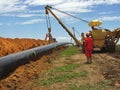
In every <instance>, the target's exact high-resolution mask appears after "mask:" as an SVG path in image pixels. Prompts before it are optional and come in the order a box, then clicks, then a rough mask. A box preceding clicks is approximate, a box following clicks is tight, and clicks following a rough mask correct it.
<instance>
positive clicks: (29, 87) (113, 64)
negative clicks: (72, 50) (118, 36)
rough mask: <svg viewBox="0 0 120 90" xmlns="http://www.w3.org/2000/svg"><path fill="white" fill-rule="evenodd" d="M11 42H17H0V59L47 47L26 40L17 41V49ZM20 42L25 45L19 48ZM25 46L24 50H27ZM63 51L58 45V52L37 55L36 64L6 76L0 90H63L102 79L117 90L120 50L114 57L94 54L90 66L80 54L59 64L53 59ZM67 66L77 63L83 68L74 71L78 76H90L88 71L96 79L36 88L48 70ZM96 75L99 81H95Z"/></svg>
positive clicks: (34, 62)
mask: <svg viewBox="0 0 120 90" xmlns="http://www.w3.org/2000/svg"><path fill="white" fill-rule="evenodd" d="M9 40H10V41H9ZM14 41H17V40H13V39H5V38H2V39H1V41H0V45H1V48H0V49H1V50H2V51H1V52H2V54H1V53H0V55H1V57H2V56H7V55H10V54H12V53H16V52H19V51H24V50H27V49H31V48H34V47H37V46H46V44H47V42H44V41H38V40H33V39H32V40H31V39H27V40H26V39H25V41H24V40H23V39H22V40H19V39H18V41H17V42H18V44H17V45H18V46H17V45H16V46H15V45H13V44H16V42H14ZM20 41H22V42H23V43H24V44H22V42H20ZM3 42H4V43H3ZM10 42H12V43H10ZM13 42H14V43H13ZM31 42H32V43H31ZM38 42H39V43H38ZM20 43H21V47H20V45H19V44H20ZM29 43H30V44H29ZM36 43H37V44H36ZM26 44H27V45H26ZM24 46H26V48H25V47H24ZM3 47H4V48H3ZM22 47H23V48H22ZM4 49H5V50H4ZM17 49H18V50H17ZM65 49H66V47H63V46H61V45H60V47H58V48H54V49H50V50H47V51H45V52H44V53H42V54H40V56H39V58H38V57H37V60H35V59H34V60H30V61H29V62H28V63H26V64H23V65H20V66H19V67H17V68H16V69H14V70H13V71H12V72H11V73H9V74H8V75H7V76H5V77H2V78H1V80H0V90H62V89H60V88H61V87H63V88H66V87H67V85H68V86H69V85H74V84H76V85H77V86H80V85H81V84H84V83H90V84H91V83H96V82H97V80H98V81H101V80H102V79H106V80H111V83H110V86H113V87H117V88H115V89H113V90H119V89H120V49H119V50H118V51H117V52H116V53H114V54H110V53H97V52H96V53H93V64H91V65H84V62H85V60H86V57H85V55H84V54H82V53H80V51H79V53H78V54H76V55H73V56H69V57H65V58H61V59H60V60H58V59H57V58H56V57H57V56H58V55H59V53H60V51H61V50H65ZM3 51H5V52H3ZM70 60H71V61H72V62H71V61H70ZM52 61H54V62H55V64H52ZM69 63H73V64H76V63H77V64H80V65H81V64H82V67H79V68H78V69H77V70H75V71H79V72H80V70H88V72H89V73H91V74H93V72H91V71H94V70H95V71H94V73H97V75H94V77H93V75H89V77H87V78H88V79H83V80H82V78H76V79H73V80H68V81H66V82H63V84H59V83H56V84H53V85H51V86H49V87H46V86H36V84H35V82H36V81H37V80H39V79H40V75H41V74H42V73H44V72H45V71H46V70H49V69H51V68H53V67H55V66H61V65H64V64H69ZM11 67H13V66H11ZM70 73H71V72H70ZM62 74H63V73H62ZM98 75H99V76H100V77H102V78H100V77H98ZM80 81H81V82H82V83H81V82H80ZM70 83H71V84H70ZM53 87H54V88H53ZM67 89H68V87H67V88H66V90H67ZM103 90H112V89H103Z"/></svg>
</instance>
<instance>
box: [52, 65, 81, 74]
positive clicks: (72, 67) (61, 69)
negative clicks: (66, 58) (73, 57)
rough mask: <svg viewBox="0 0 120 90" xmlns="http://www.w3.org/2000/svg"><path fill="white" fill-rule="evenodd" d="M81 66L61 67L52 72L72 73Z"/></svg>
mask: <svg viewBox="0 0 120 90" xmlns="http://www.w3.org/2000/svg"><path fill="white" fill-rule="evenodd" d="M79 66H80V65H79V64H68V65H65V66H61V67H56V68H54V69H52V70H50V71H51V72H53V73H55V72H69V71H72V70H74V69H76V68H77V67H79Z"/></svg>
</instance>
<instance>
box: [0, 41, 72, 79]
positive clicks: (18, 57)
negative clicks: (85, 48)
mask: <svg viewBox="0 0 120 90" xmlns="http://www.w3.org/2000/svg"><path fill="white" fill-rule="evenodd" d="M66 44H72V43H69V42H59V43H53V44H49V45H44V46H39V47H36V48H32V49H29V50H25V51H21V52H18V53H15V54H11V55H7V56H4V57H1V58H0V79H1V78H3V77H4V76H6V75H8V74H9V73H10V72H11V71H13V70H15V69H16V68H17V67H18V66H20V65H23V64H26V63H28V62H29V61H30V59H31V58H36V57H39V56H40V55H41V54H42V53H44V52H46V51H48V50H51V49H53V48H55V47H59V46H62V45H66Z"/></svg>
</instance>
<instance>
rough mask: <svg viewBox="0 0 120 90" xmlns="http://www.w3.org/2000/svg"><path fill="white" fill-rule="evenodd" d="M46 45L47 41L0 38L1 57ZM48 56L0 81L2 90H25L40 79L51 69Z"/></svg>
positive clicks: (24, 66) (0, 89) (21, 67)
mask: <svg viewBox="0 0 120 90" xmlns="http://www.w3.org/2000/svg"><path fill="white" fill-rule="evenodd" d="M46 44H48V42H47V41H44V40H40V39H38V40H35V39H28V38H23V39H19V38H15V39H11V38H2V37H0V57H2V56H5V55H8V54H12V53H16V52H19V51H23V50H27V49H30V48H34V47H37V46H42V45H46ZM48 53H49V52H47V54H48ZM47 54H46V55H42V56H41V57H40V58H39V60H36V61H30V62H29V63H28V64H25V65H22V66H20V67H18V68H17V69H16V70H15V71H13V72H11V73H10V75H8V76H7V77H6V78H4V79H2V80H0V90H16V88H17V89H20V90H23V88H25V87H24V85H25V84H26V83H27V82H28V81H30V80H32V79H33V78H36V77H38V76H37V75H39V74H40V73H42V72H43V71H45V70H47V69H48V68H50V67H51V65H50V64H49V62H48V61H46V60H48V56H47ZM21 88H22V89H21Z"/></svg>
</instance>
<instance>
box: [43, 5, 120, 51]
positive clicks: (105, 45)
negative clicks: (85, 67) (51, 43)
mask: <svg viewBox="0 0 120 90" xmlns="http://www.w3.org/2000/svg"><path fill="white" fill-rule="evenodd" d="M52 9H54V10H57V11H59V12H61V13H64V14H67V15H69V16H71V17H73V18H76V19H79V20H82V21H84V22H86V23H88V25H89V26H91V28H92V30H91V32H90V34H91V37H92V38H93V49H94V48H99V49H100V50H101V51H104V52H105V51H107V52H115V47H116V44H117V42H118V41H119V38H120V28H116V29H114V30H113V31H110V30H108V29H96V28H94V26H98V25H95V24H98V23H94V22H92V21H91V22H88V21H86V20H84V19H81V18H77V17H75V16H73V15H70V14H68V13H66V12H64V11H61V10H58V9H56V8H52V7H51V6H48V5H47V6H46V7H45V11H46V14H48V13H49V12H50V13H51V14H52V15H53V16H54V18H55V19H56V20H57V21H58V23H59V24H60V25H61V26H62V27H63V28H64V29H65V30H66V32H67V33H68V34H69V35H70V36H71V37H72V38H73V39H74V40H75V42H76V45H77V46H82V44H81V42H80V41H79V40H78V39H77V38H76V37H75V36H74V35H73V33H71V32H70V30H69V29H68V28H67V27H66V26H65V25H64V24H63V22H62V21H61V20H60V19H59V18H58V17H57V16H56V15H55V14H54V13H53V11H52ZM99 24H101V22H99ZM81 36H82V37H81V38H84V36H83V35H81Z"/></svg>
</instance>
